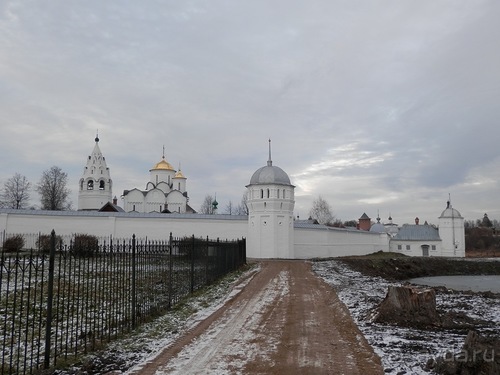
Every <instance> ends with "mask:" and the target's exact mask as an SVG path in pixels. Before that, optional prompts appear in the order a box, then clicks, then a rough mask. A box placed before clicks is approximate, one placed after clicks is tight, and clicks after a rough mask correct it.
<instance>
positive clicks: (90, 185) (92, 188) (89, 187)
mask: <svg viewBox="0 0 500 375" xmlns="http://www.w3.org/2000/svg"><path fill="white" fill-rule="evenodd" d="M87 190H94V181H92V180H90V181H89V182H87Z"/></svg>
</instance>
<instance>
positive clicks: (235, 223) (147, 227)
mask: <svg viewBox="0 0 500 375" xmlns="http://www.w3.org/2000/svg"><path fill="white" fill-rule="evenodd" d="M16 211H17V212H16ZM52 229H54V230H55V231H56V233H57V234H61V235H70V234H76V233H85V234H92V235H96V236H109V235H112V236H113V237H116V238H129V237H131V236H132V235H133V234H135V235H136V237H148V239H158V240H159V239H167V238H168V236H169V235H170V232H172V234H173V236H174V237H183V236H192V235H193V234H194V235H195V236H196V237H207V236H208V237H209V238H211V239H217V238H220V239H221V240H226V239H228V240H231V239H236V238H242V237H245V238H246V236H247V232H248V221H247V217H246V216H234V215H233V216H230V215H211V217H206V216H203V215H196V214H192V215H190V214H186V215H165V214H139V213H137V214H130V213H118V212H117V213H115V212H82V211H31V210H1V211H0V231H5V232H6V233H11V234H14V233H38V232H41V233H47V234H49V233H50V232H51V231H52Z"/></svg>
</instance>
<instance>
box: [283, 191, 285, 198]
mask: <svg viewBox="0 0 500 375" xmlns="http://www.w3.org/2000/svg"><path fill="white" fill-rule="evenodd" d="M283 199H285V189H283Z"/></svg>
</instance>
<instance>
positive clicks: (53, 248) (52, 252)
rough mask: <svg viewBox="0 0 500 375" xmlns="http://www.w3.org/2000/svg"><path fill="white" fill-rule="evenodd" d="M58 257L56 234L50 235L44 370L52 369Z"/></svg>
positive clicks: (53, 231)
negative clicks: (51, 347)
mask: <svg viewBox="0 0 500 375" xmlns="http://www.w3.org/2000/svg"><path fill="white" fill-rule="evenodd" d="M55 256H56V232H55V230H54V229H52V232H51V233H50V255H49V283H48V286H47V289H48V291H47V318H46V321H45V358H44V368H45V369H48V368H49V367H50V344H51V343H50V337H51V333H52V302H53V299H54V268H55Z"/></svg>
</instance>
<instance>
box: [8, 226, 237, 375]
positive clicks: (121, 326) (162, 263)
mask: <svg viewBox="0 0 500 375" xmlns="http://www.w3.org/2000/svg"><path fill="white" fill-rule="evenodd" d="M17 236H18V241H20V240H19V236H20V237H22V239H23V241H22V242H23V244H28V247H26V246H22V249H14V250H13V249H12V247H10V246H11V243H10V242H9V240H10V239H11V238H14V237H16V236H15V235H5V233H3V235H2V236H1V237H3V238H0V240H1V241H0V244H1V245H2V253H1V255H0V333H1V334H0V361H1V362H0V363H1V368H0V370H1V371H0V374H2V375H3V374H34V373H36V372H38V371H40V370H42V369H50V368H52V367H54V366H56V365H57V364H59V363H60V362H61V361H64V360H71V358H75V357H77V356H79V355H80V354H83V353H87V352H90V351H92V350H94V349H96V348H97V347H98V346H99V345H101V344H102V343H105V342H109V341H111V340H113V339H115V338H117V337H119V336H120V335H122V334H123V333H126V332H129V331H131V330H132V329H134V328H135V327H137V326H138V325H139V324H141V323H143V322H145V321H147V320H148V319H151V318H152V317H154V316H155V315H158V314H160V313H162V312H165V311H166V310H168V309H170V308H172V307H173V306H175V304H176V303H178V302H179V301H180V300H181V299H182V298H184V297H185V296H187V295H189V294H190V293H193V292H194V291H196V290H198V289H200V288H202V287H203V286H205V285H208V284H210V283H212V282H213V281H214V280H216V279H217V278H219V277H221V276H223V275H224V274H226V273H228V272H231V271H233V270H236V269H238V268H239V267H240V266H241V265H243V264H244V263H245V262H246V250H245V240H244V239H243V240H237V241H231V242H228V241H219V240H215V241H214V240H209V239H208V238H207V239H198V238H195V237H194V236H193V237H185V238H173V237H172V234H170V237H169V238H168V239H167V240H165V241H150V240H147V239H137V238H135V236H133V237H132V238H130V239H126V240H123V239H122V240H116V239H113V238H111V237H110V238H106V239H102V238H101V239H98V238H97V237H94V236H86V237H85V236H82V235H75V236H70V237H64V236H57V235H56V234H55V233H54V232H52V234H51V235H43V234H39V235H31V236H29V235H22V236H21V235H17ZM9 251H12V252H9Z"/></svg>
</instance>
